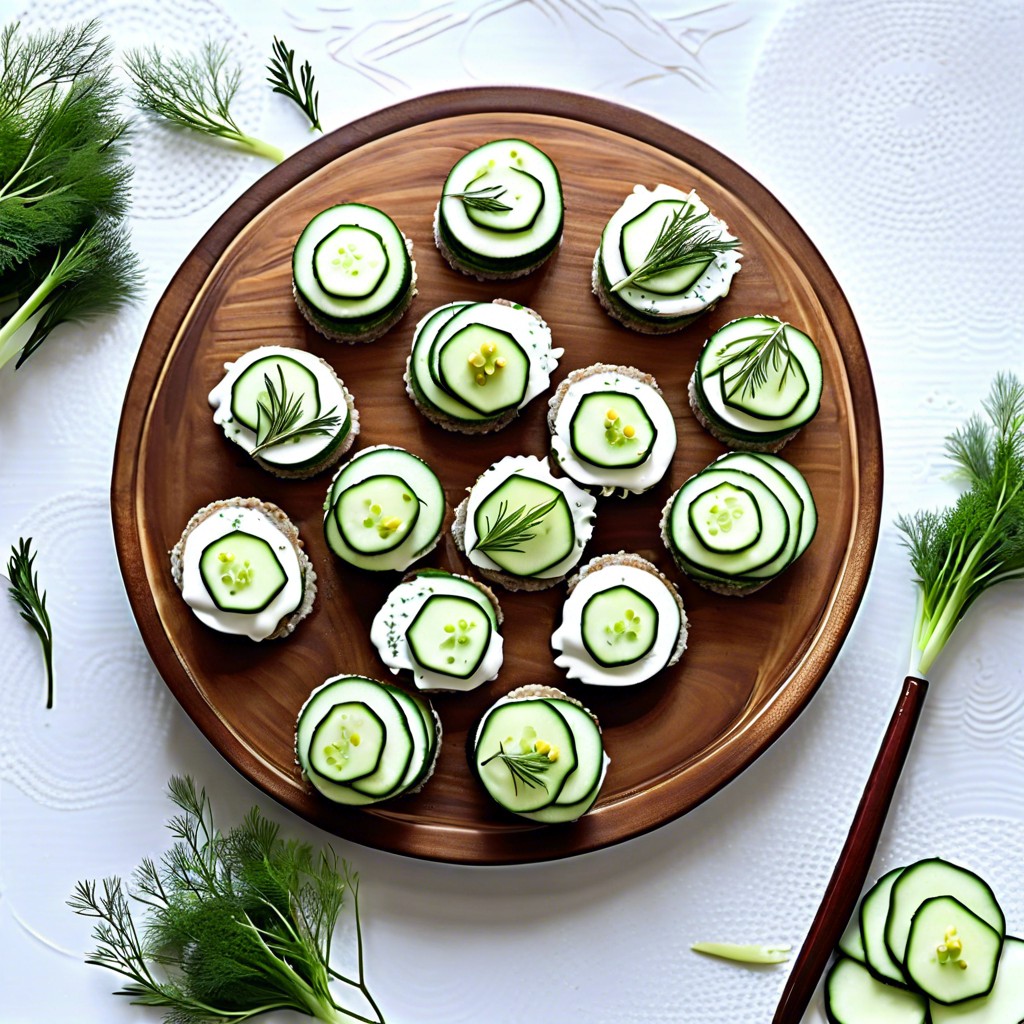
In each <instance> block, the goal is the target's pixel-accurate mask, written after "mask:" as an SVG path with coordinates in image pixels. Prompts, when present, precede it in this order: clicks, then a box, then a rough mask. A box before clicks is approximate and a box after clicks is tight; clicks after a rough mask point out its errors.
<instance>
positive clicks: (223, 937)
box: [68, 777, 384, 1024]
mask: <svg viewBox="0 0 1024 1024" xmlns="http://www.w3.org/2000/svg"><path fill="white" fill-rule="evenodd" d="M169 790H170V796H171V799H172V800H173V801H174V803H175V804H176V805H177V806H178V807H179V808H180V809H181V813H180V814H176V815H175V816H174V817H172V818H171V820H170V821H169V822H168V826H167V827H168V829H169V830H170V832H171V834H172V835H173V836H174V839H175V842H174V844H173V846H172V847H171V849H170V850H169V851H168V852H167V853H165V854H164V855H163V857H162V858H161V859H160V861H159V862H155V861H153V860H151V859H149V858H147V859H145V860H143V862H142V864H141V865H140V867H139V868H138V869H137V870H136V872H135V874H134V877H133V880H132V884H131V885H130V886H127V887H126V886H125V885H123V884H122V882H121V880H120V879H119V878H107V879H105V880H104V881H103V883H102V887H99V888H98V887H97V884H96V882H93V881H85V882H79V883H78V885H77V887H76V889H75V892H74V894H73V896H72V897H71V899H69V900H68V905H69V906H70V907H71V908H72V910H74V911H75V912H76V913H78V914H81V915H82V916H84V917H88V918H93V919H94V920H95V921H96V924H95V926H94V928H93V938H94V939H95V941H96V944H97V945H96V949H95V950H94V951H93V953H92V954H91V955H90V956H89V957H88V958H87V962H88V963H91V964H96V965H98V966H100V967H106V968H109V969H110V970H112V971H115V972H116V973H118V974H120V975H122V976H123V977H124V978H126V979H127V983H126V984H124V985H123V986H122V987H121V988H120V989H119V990H118V991H117V994H118V995H125V996H129V997H130V998H131V1000H132V1002H133V1003H139V1004H142V1005H145V1006H159V1007H163V1008H164V1009H165V1011H166V1013H165V1017H164V1019H165V1020H166V1021H170V1022H174V1024H207V1022H211V1021H221V1022H228V1021H241V1020H248V1019H249V1018H250V1017H253V1016H255V1015H256V1014H258V1013H265V1012H268V1011H271V1010H295V1011H297V1012H299V1013H304V1014H308V1015H309V1016H312V1017H315V1018H316V1019H317V1020H321V1021H326V1022H330V1024H341V1022H342V1021H348V1022H351V1021H353V1020H355V1021H362V1022H365V1024H383V1020H384V1018H383V1016H382V1015H381V1012H380V1009H379V1008H378V1006H377V1004H376V1002H375V1001H374V1000H373V997H372V996H371V995H370V992H369V989H368V988H367V985H366V981H365V973H364V965H363V939H362V926H361V922H360V916H359V879H358V876H357V875H355V874H354V873H352V872H351V871H350V869H349V867H348V865H347V864H346V863H345V862H344V861H339V859H338V857H337V855H336V854H335V853H334V851H333V850H332V849H330V848H329V847H328V848H327V849H325V850H323V851H321V852H320V853H319V854H314V852H313V849H312V847H311V846H310V845H309V844H308V843H302V842H298V841H296V840H285V839H282V838H281V837H280V834H279V832H280V829H279V828H278V826H277V825H276V824H274V823H273V822H271V821H269V820H267V819H266V818H264V817H263V815H262V814H261V813H260V811H259V809H258V808H255V807H254V808H253V809H252V810H251V811H250V812H249V813H248V814H247V815H246V817H245V819H244V820H243V822H242V824H241V825H239V826H236V827H235V828H232V829H231V830H230V831H229V832H226V833H221V832H219V831H217V829H216V828H215V827H214V823H213V816H212V812H211V809H210V804H209V801H208V799H207V796H206V791H205V790H200V791H198V792H197V790H196V786H195V783H194V782H193V781H192V780H191V779H189V778H187V777H186V778H178V777H176V778H172V779H171V781H170V784H169ZM346 893H350V894H351V899H352V906H353V910H354V915H355V926H356V927H355V932H356V951H357V968H356V976H355V977H348V976H346V975H343V974H341V973H339V972H338V971H336V970H335V969H334V968H333V967H331V965H330V957H331V941H332V936H333V933H334V929H335V925H336V923H337V921H338V918H339V915H340V914H341V911H342V909H343V905H344V901H345V895H346ZM134 906H137V907H140V908H143V909H142V913H144V914H145V915H146V917H145V921H144V923H142V924H141V925H137V924H136V921H135V919H134V917H133V913H132V910H133V907H134ZM332 980H336V981H338V982H341V983H342V984H345V985H348V986H350V987H352V988H355V989H358V990H359V992H360V993H361V995H362V999H363V1000H364V1001H365V1007H366V1008H368V1009H367V1011H366V1012H356V1011H355V1010H349V1009H345V1008H343V1007H342V1005H341V1004H340V1003H338V1002H337V1001H336V1000H335V998H334V996H333V995H332V993H331V990H330V983H331V981H332ZM361 1009H363V1008H362V1007H361ZM370 1014H372V1016H371V1015H370Z"/></svg>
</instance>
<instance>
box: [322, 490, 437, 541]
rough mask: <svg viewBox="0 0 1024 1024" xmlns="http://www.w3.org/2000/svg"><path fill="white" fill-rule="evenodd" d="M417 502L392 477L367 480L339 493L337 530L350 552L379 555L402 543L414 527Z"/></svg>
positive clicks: (335, 511)
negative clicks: (350, 549)
mask: <svg viewBox="0 0 1024 1024" xmlns="http://www.w3.org/2000/svg"><path fill="white" fill-rule="evenodd" d="M419 515H420V502H419V499H418V498H417V497H416V495H415V494H414V493H413V489H412V488H411V487H410V486H409V485H408V484H407V483H406V482H405V481H404V480H403V479H402V478H401V477H400V476H394V475H392V474H381V475H380V476H371V477H367V479H365V480H362V481H360V482H359V483H357V484H353V485H352V486H351V487H348V488H346V489H345V490H343V491H342V492H341V493H340V494H339V495H338V496H337V498H336V499H335V502H334V519H335V521H336V522H337V524H338V530H339V531H340V532H341V536H342V537H343V538H344V540H345V543H346V544H348V546H349V547H350V548H352V550H353V551H358V552H359V553H360V554H362V555H379V554H382V553H383V552H385V551H391V550H393V549H394V548H396V547H398V545H399V544H401V543H403V542H404V541H405V539H406V538H407V537H408V536H409V534H410V532H411V531H412V530H413V528H414V527H415V526H416V520H417V519H419Z"/></svg>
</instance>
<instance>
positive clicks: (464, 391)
mask: <svg viewBox="0 0 1024 1024" xmlns="http://www.w3.org/2000/svg"><path fill="white" fill-rule="evenodd" d="M561 355H562V349H560V348H553V347H552V344H551V330H550V328H549V327H548V325H547V324H546V323H545V322H544V321H543V320H542V319H541V318H540V316H539V315H538V314H537V313H535V312H534V311H533V310H532V309H527V308H526V307H525V306H521V305H519V304H517V303H512V302H507V301H505V300H502V299H496V300H495V301H494V302H450V303H447V304H446V305H444V306H439V307H438V308H437V309H434V310H431V312H429V313H428V314H427V315H426V316H425V317H423V319H422V320H420V322H419V323H418V324H417V325H416V331H415V333H414V335H413V340H412V350H411V352H410V354H409V360H408V363H407V365H406V374H405V381H406V390H407V391H408V393H409V397H410V398H411V399H412V400H413V402H414V403H415V404H416V406H417V408H418V409H419V410H420V412H422V413H423V415H424V416H426V417H427V419H429V420H430V421H431V422H432V423H436V424H438V426H441V427H444V428H445V429H447V430H453V431H458V432H460V433H466V434H481V433H488V432H490V431H494V430H500V429H501V428H502V427H504V426H507V425H508V424H509V423H511V422H512V420H514V419H515V417H516V416H517V415H518V413H519V410H520V409H522V408H524V407H525V406H526V405H527V403H529V402H531V401H532V400H533V399H534V398H536V397H537V396H538V395H540V394H542V393H543V392H544V391H546V390H547V388H548V386H549V385H550V383H551V374H552V372H553V371H554V370H555V369H556V368H557V367H558V359H559V357H560V356H561Z"/></svg>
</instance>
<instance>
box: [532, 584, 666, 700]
mask: <svg viewBox="0 0 1024 1024" xmlns="http://www.w3.org/2000/svg"><path fill="white" fill-rule="evenodd" d="M618 586H627V587H630V588H631V589H633V590H635V591H636V592H637V593H639V594H642V595H643V596H644V597H646V598H647V600H648V601H650V602H651V604H653V605H654V607H655V608H656V609H657V612H658V629H657V633H656V634H655V637H654V643H653V644H652V645H651V649H650V650H649V651H648V652H647V653H646V654H645V655H644V656H643V657H642V658H640V659H639V660H638V661H634V662H633V663H632V664H629V665H616V666H607V665H600V664H598V663H597V662H596V661H595V660H594V659H593V658H592V657H591V656H590V653H589V652H588V651H587V648H586V646H585V645H584V643H583V631H582V622H583V608H584V606H585V605H586V603H587V601H589V600H590V598H591V597H593V596H594V595H595V594H598V593H601V592H602V591H605V590H610V589H611V588H612V587H618ZM681 628H682V616H681V614H680V611H679V605H678V604H677V603H676V599H675V596H674V595H673V594H672V592H671V591H670V590H669V588H668V586H667V585H666V584H665V583H664V582H662V580H661V579H659V578H658V577H657V576H655V575H654V574H653V573H650V572H647V570H646V569H638V568H637V567H636V566H633V565H616V564H609V565H606V566H603V567H602V568H600V569H596V570H594V571H593V572H589V573H587V575H586V576H584V577H583V579H581V580H580V581H579V583H577V584H576V586H575V587H574V588H573V591H572V593H571V594H570V595H569V597H568V599H567V600H566V602H565V604H564V605H563V606H562V624H561V625H560V626H559V627H558V628H557V629H556V630H555V631H554V633H553V634H552V635H551V646H552V647H553V648H554V649H555V650H556V651H558V652H559V654H558V657H556V658H555V664H556V665H558V666H559V668H564V669H565V671H566V673H567V674H568V677H569V678H570V679H578V680H580V682H583V683H590V684H591V685H593V686H633V685H635V684H636V683H642V682H643V681H644V680H645V679H650V678H651V676H653V675H655V674H656V673H658V672H660V671H661V670H662V669H663V668H664V667H665V666H666V665H667V664H668V663H669V661H670V659H671V658H672V654H673V652H674V651H675V649H676V645H677V643H678V642H679V631H680V629H681Z"/></svg>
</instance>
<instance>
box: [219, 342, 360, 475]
mask: <svg viewBox="0 0 1024 1024" xmlns="http://www.w3.org/2000/svg"><path fill="white" fill-rule="evenodd" d="M225 370H226V373H225V376H224V378H223V379H222V380H221V381H220V382H219V383H218V384H217V386H216V387H214V389H213V390H212V391H211V392H210V399H209V400H210V405H211V406H212V407H213V410H214V413H213V421H214V423H217V424H219V425H220V426H221V428H222V429H223V430H224V434H225V436H226V437H227V438H228V439H229V440H231V441H234V443H235V444H237V445H239V446H240V447H241V448H242V449H243V450H244V451H246V452H248V453H249V454H250V455H251V456H252V457H253V459H254V460H255V461H256V463H257V464H258V465H260V466H262V467H263V468H264V469H267V470H269V471H270V472H272V473H274V474H276V475H277V476H283V477H308V476H313V475H314V474H316V473H319V472H321V471H322V470H324V469H326V468H328V466H330V465H331V464H332V463H334V462H336V461H337V460H338V459H339V458H341V456H342V455H343V454H344V453H345V452H346V451H348V449H349V448H350V447H351V446H352V443H353V441H354V440H355V438H356V435H357V434H358V433H359V415H358V413H357V412H356V409H355V404H354V402H353V400H352V395H351V394H350V393H349V391H348V389H347V388H346V387H345V385H344V384H343V383H342V382H341V380H339V379H338V377H337V375H336V374H335V372H334V370H332V369H331V367H330V366H329V365H328V364H327V363H326V362H325V361H324V360H323V359H319V358H317V357H316V356H314V355H312V354H310V353H309V352H305V351H303V350H301V349H294V348H284V347H282V346H279V345H264V346H262V347H261V348H256V349H252V350H250V351H249V352H246V353H245V355H243V356H242V357H241V358H239V359H238V360H236V361H235V362H234V363H227V364H225Z"/></svg>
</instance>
